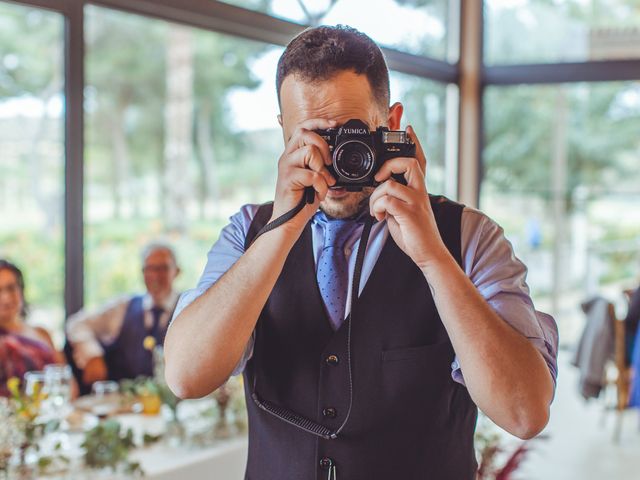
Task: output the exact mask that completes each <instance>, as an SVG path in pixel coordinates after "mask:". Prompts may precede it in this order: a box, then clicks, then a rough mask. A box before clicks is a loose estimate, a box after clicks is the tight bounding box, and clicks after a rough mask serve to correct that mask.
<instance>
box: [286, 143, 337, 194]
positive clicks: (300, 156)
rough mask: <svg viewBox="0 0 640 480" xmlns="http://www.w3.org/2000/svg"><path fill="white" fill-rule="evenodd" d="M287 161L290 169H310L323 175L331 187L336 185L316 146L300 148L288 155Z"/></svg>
mask: <svg viewBox="0 0 640 480" xmlns="http://www.w3.org/2000/svg"><path fill="white" fill-rule="evenodd" d="M286 161H287V162H288V165H287V166H288V167H294V168H300V169H308V170H311V171H314V172H317V173H319V174H321V175H322V176H323V177H324V178H325V181H326V182H327V183H328V184H329V185H334V184H335V183H336V181H335V179H334V178H333V176H331V174H330V173H329V170H327V167H326V165H325V163H324V159H323V158H322V154H321V153H320V152H319V150H318V149H317V148H316V146H315V145H306V146H305V147H302V148H299V149H298V150H296V151H295V152H293V153H292V154H290V155H288V158H287V159H286Z"/></svg>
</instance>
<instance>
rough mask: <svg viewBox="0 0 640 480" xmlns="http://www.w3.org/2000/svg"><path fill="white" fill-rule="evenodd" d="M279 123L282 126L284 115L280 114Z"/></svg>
mask: <svg viewBox="0 0 640 480" xmlns="http://www.w3.org/2000/svg"><path fill="white" fill-rule="evenodd" d="M278 123H279V124H280V126H282V115H280V114H278Z"/></svg>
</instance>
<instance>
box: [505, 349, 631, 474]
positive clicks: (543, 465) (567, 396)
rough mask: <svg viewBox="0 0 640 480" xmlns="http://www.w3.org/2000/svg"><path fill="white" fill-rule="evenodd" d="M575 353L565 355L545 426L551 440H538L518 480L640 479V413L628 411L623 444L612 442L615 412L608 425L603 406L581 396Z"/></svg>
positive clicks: (562, 355) (562, 354) (621, 442)
mask: <svg viewBox="0 0 640 480" xmlns="http://www.w3.org/2000/svg"><path fill="white" fill-rule="evenodd" d="M569 358H570V356H569V354H567V353H564V352H562V353H561V355H560V359H559V360H560V369H561V370H560V375H561V376H560V379H559V382H558V390H557V393H556V399H555V402H554V404H553V406H552V412H551V421H550V422H549V426H548V427H547V429H546V430H545V433H546V434H547V435H548V437H549V438H548V439H546V440H539V441H536V442H535V443H534V444H533V449H532V451H531V452H530V453H529V456H528V458H527V460H526V462H525V464H524V465H523V466H522V469H521V472H519V474H518V477H517V478H518V479H522V480H639V479H640V429H639V425H640V423H639V422H640V413H639V412H638V411H637V410H633V411H628V412H626V413H625V414H624V417H623V425H622V434H621V438H620V443H619V444H615V443H614V442H613V441H612V437H613V429H614V423H615V414H614V413H609V414H608V415H607V416H606V417H605V422H604V423H603V422H602V420H603V406H602V405H603V404H602V402H600V401H596V402H589V403H586V402H584V401H583V400H582V398H581V397H579V395H578V394H577V388H576V384H577V371H576V369H575V368H574V367H571V366H570V365H569Z"/></svg>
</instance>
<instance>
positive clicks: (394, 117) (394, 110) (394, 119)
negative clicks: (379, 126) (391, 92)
mask: <svg viewBox="0 0 640 480" xmlns="http://www.w3.org/2000/svg"><path fill="white" fill-rule="evenodd" d="M403 112H404V107H403V106H402V104H401V103H400V102H396V103H394V104H393V105H391V106H390V107H389V116H388V117H387V125H389V130H400V122H401V121H402V113H403Z"/></svg>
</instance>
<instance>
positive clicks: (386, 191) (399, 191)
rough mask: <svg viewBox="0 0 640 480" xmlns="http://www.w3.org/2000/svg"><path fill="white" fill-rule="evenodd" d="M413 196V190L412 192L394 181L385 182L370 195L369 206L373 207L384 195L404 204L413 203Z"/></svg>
mask: <svg viewBox="0 0 640 480" xmlns="http://www.w3.org/2000/svg"><path fill="white" fill-rule="evenodd" d="M414 194H415V190H412V189H410V188H408V187H406V186H404V185H402V184H401V183H398V182H396V181H394V180H387V181H386V182H384V183H383V184H382V185H379V186H378V187H376V189H375V190H374V191H373V193H372V194H371V197H369V204H370V205H373V203H375V201H376V200H377V199H378V198H380V197H383V196H384V195H389V196H391V197H395V198H397V199H399V200H402V201H403V202H405V203H408V204H411V203H413V202H414V201H415V197H414Z"/></svg>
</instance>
